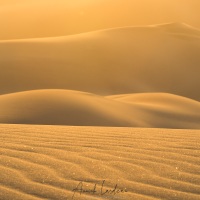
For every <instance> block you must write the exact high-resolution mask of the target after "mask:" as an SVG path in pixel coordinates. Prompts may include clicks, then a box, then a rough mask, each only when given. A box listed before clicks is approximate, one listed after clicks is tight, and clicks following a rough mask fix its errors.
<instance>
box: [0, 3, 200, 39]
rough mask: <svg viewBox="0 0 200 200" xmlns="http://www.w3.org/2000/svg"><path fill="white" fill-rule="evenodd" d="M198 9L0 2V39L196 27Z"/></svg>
mask: <svg viewBox="0 0 200 200" xmlns="http://www.w3.org/2000/svg"><path fill="white" fill-rule="evenodd" d="M199 7H200V1H199V0H193V1H191V0H174V1H169V0H162V1H160V0H151V1H149V0H134V1H133V0H117V1H116V0H109V1H107V0H95V1H94V0H75V1H71V0H48V1H47V0H40V1H39V0H35V1H33V0H26V1H25V0H7V1H0V12H1V18H0V25H1V30H3V31H1V33H0V39H13V38H32V37H47V36H60V35H69V34H75V33H80V32H87V31H92V30H98V29H105V28H112V27H120V26H135V25H136V26H138V25H147V24H158V23H165V22H172V21H176V22H185V23H188V24H191V25H193V26H197V27H200V21H199V18H200V14H199V9H198V8H199Z"/></svg>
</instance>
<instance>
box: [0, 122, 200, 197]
mask: <svg viewBox="0 0 200 200" xmlns="http://www.w3.org/2000/svg"><path fill="white" fill-rule="evenodd" d="M0 132H1V138H0V140H1V147H0V154H1V159H0V174H1V175H0V183H1V185H0V199H1V200H22V199H23V200H25V199H26V200H43V199H49V200H50V199H51V200H66V199H68V200H70V199H72V196H73V189H75V188H76V187H77V185H78V184H79V182H80V181H83V189H92V188H93V187H94V184H95V183H97V188H96V190H97V192H96V193H95V194H91V193H90V194H88V193H83V194H82V195H81V196H80V195H79V194H78V193H75V196H74V200H76V199H77V200H78V199H80V200H81V199H84V200H88V199H90V200H95V199H110V200H111V199H112V200H119V199H126V200H134V199H137V200H156V199H169V200H179V199H180V200H199V199H200V167H199V165H200V158H199V153H200V152H199V150H200V146H199V144H200V137H199V136H200V131H194V130H193V131H192V130H164V129H132V128H103V127H102V128H95V127H59V126H56V127H55V126H31V125H29V126H24V125H3V124H2V125H0ZM103 180H105V186H104V188H103V191H104V192H105V190H106V189H110V190H113V188H114V187H115V185H116V184H118V186H117V188H118V189H124V188H126V190H127V192H125V193H119V194H116V195H114V194H105V195H103V196H102V195H101V194H100V188H101V183H102V181H103Z"/></svg>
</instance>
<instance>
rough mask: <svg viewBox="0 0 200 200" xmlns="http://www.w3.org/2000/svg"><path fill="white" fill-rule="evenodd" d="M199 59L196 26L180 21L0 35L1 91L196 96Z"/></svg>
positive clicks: (199, 45)
mask: <svg viewBox="0 0 200 200" xmlns="http://www.w3.org/2000/svg"><path fill="white" fill-rule="evenodd" d="M144 58H145V59H144ZM199 63H200V39H199V31H198V30H196V29H194V28H191V27H189V26H188V25H185V24H181V23H170V24H164V25H157V26H146V27H123V28H116V29H109V30H102V31H95V32H90V33H84V34H78V35H72V36H66V37H56V38H46V39H28V40H12V41H0V71H1V73H0V94H6V93H13V92H19V91H25V90H36V89H57V88H59V89H70V90H78V91H86V92H90V93H95V94H99V95H114V94H125V93H146V92H164V93H172V94H176V95H180V96H186V97H188V98H192V99H196V100H198V101H199V100H200V95H199V92H198V87H197V85H199V84H200V83H199V80H200V79H199V74H200V68H199ZM11 83H12V84H11Z"/></svg>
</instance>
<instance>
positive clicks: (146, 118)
mask: <svg viewBox="0 0 200 200" xmlns="http://www.w3.org/2000/svg"><path fill="white" fill-rule="evenodd" d="M0 110H1V112H0V123H11V124H49V125H51V124H54V125H76V126H80V125H83V126H124V127H154V128H156V127H157V128H159V127H160V128H191V129H195V128H200V103H199V102H198V101H194V100H191V99H188V98H184V97H180V96H177V95H172V94H164V93H147V94H127V95H126V94H125V95H114V96H106V97H104V96H98V95H94V94H90V93H84V92H78V91H70V90H36V91H28V92H19V93H13V94H6V95H1V96H0Z"/></svg>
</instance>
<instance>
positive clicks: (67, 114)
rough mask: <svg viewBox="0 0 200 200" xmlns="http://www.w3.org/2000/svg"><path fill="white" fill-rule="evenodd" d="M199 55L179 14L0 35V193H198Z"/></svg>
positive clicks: (197, 36)
mask: <svg viewBox="0 0 200 200" xmlns="http://www.w3.org/2000/svg"><path fill="white" fill-rule="evenodd" d="M199 64H200V31H199V30H198V29H196V28H193V27H191V26H189V25H187V24H184V23H168V24H159V25H152V26H140V27H121V28H120V27H119V28H113V29H105V30H99V31H94V32H88V33H83V34H76V35H70V36H63V37H49V38H35V39H21V40H1V41H0V134H1V137H0V140H1V141H0V154H1V157H0V200H39V199H43V200H45V199H48V200H64V199H85V200H87V199H89V200H95V199H110V200H118V199H123V200H134V199H135V200H140V199H141V200H153V199H169V200H179V199H180V200H199V199H200V167H199V166H200V158H199V157H200V131H199V129H200V102H199V101H200V93H199V85H200V78H199V74H200V68H199ZM195 129H196V130H195ZM81 184H82V187H83V190H87V192H86V191H83V192H82V194H81V195H80V191H76V190H74V189H79V190H80V186H81ZM95 184H96V188H95ZM102 184H103V185H102ZM92 189H93V192H92V191H91V190H92ZM106 190H108V191H107V192H106Z"/></svg>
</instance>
